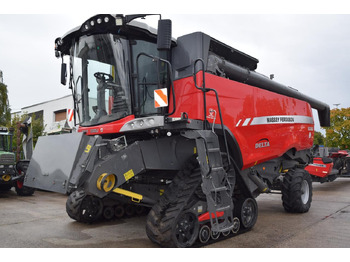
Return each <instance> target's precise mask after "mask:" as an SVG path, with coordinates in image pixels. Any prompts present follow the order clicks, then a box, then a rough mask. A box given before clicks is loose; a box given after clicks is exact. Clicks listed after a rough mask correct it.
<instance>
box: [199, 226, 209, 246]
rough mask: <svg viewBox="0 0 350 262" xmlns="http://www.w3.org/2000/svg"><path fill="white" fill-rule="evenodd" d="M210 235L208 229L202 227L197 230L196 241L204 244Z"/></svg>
mask: <svg viewBox="0 0 350 262" xmlns="http://www.w3.org/2000/svg"><path fill="white" fill-rule="evenodd" d="M210 235H211V230H210V228H209V227H208V226H207V225H204V226H202V227H201V228H200V229H199V234H198V239H199V241H200V242H201V243H202V244H205V243H207V242H208V241H209V239H210Z"/></svg>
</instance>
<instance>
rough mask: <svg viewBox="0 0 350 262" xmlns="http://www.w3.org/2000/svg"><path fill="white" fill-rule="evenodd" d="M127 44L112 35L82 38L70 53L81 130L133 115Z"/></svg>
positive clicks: (125, 41)
mask: <svg viewBox="0 0 350 262" xmlns="http://www.w3.org/2000/svg"><path fill="white" fill-rule="evenodd" d="M126 50H127V40H125V39H123V38H121V37H120V36H116V35H113V34H101V35H89V36H82V37H80V38H79V40H78V41H76V42H75V43H74V45H73V48H72V50H71V52H72V56H71V59H72V61H71V64H72V65H73V66H72V70H71V73H72V80H73V89H74V95H75V101H76V104H77V108H76V109H77V116H78V122H79V124H80V125H81V126H92V125H96V124H101V123H106V122H111V121H114V120H118V119H121V118H124V117H125V116H128V115H130V114H131V95H130V83H129V72H128V70H129V69H128V63H129V62H128V60H127V58H128V55H127V54H126V53H127V52H126Z"/></svg>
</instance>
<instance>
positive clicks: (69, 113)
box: [67, 109, 74, 122]
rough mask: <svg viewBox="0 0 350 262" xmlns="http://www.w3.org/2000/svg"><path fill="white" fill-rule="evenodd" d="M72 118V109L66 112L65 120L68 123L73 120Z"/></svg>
mask: <svg viewBox="0 0 350 262" xmlns="http://www.w3.org/2000/svg"><path fill="white" fill-rule="evenodd" d="M73 116H74V109H68V110H67V120H68V122H70V121H72V120H73Z"/></svg>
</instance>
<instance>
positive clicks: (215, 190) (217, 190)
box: [210, 186, 228, 192]
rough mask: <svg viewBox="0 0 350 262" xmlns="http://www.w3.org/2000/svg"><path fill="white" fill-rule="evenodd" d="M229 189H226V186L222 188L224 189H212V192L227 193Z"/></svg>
mask: <svg viewBox="0 0 350 262" xmlns="http://www.w3.org/2000/svg"><path fill="white" fill-rule="evenodd" d="M227 190H228V188H227V187H225V186H222V187H214V188H213V189H211V190H210V191H211V192H222V191H227Z"/></svg>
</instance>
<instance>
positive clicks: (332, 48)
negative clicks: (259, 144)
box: [0, 0, 350, 129]
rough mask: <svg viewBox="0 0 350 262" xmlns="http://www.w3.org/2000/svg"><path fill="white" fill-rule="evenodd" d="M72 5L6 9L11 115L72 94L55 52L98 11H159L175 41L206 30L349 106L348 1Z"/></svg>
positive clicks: (3, 26) (0, 59)
mask: <svg viewBox="0 0 350 262" xmlns="http://www.w3.org/2000/svg"><path fill="white" fill-rule="evenodd" d="M73 2H74V3H73ZM73 2H72V1H66V0H61V1H59V2H56V5H55V4H54V3H55V2H52V1H43V2H42V1H37V0H33V1H27V2H26V1H23V2H22V1H19V2H18V1H16V4H11V5H10V6H9V7H5V8H1V9H0V70H2V71H3V75H4V83H5V84H6V85H7V88H8V92H9V102H10V106H11V109H12V111H13V112H15V111H18V110H20V109H21V108H23V107H26V106H29V105H33V104H36V103H40V102H44V101H47V100H51V99H55V98H59V97H62V96H65V95H69V94H71V92H70V90H69V89H68V87H67V86H62V85H61V84H60V65H61V60H60V59H57V58H56V57H55V54H54V40H55V39H56V38H57V37H61V36H63V35H64V34H65V33H66V32H67V31H69V30H71V29H72V28H74V27H76V26H80V25H81V24H82V23H83V22H84V21H86V20H87V19H88V18H90V17H91V16H93V15H94V14H96V13H124V14H133V13H159V12H161V13H162V17H163V18H166V19H171V20H172V25H173V36H174V37H178V36H181V35H184V34H187V33H191V32H195V31H202V32H204V33H206V34H208V35H210V36H212V37H214V38H216V39H217V40H219V41H221V42H224V43H226V44H227V45H230V46H232V47H234V48H236V49H238V50H240V51H242V52H245V53H247V54H249V55H251V56H253V57H255V58H257V59H258V60H259V64H258V68H257V70H256V71H257V72H259V73H262V74H264V75H267V76H269V75H270V74H274V76H275V78H274V81H277V82H280V83H282V84H285V85H288V86H291V87H293V88H296V89H298V90H299V91H300V92H301V93H303V94H306V95H308V96H311V97H313V98H315V99H318V100H320V101H323V102H325V103H327V104H329V105H330V107H331V108H334V107H336V106H335V104H340V105H338V107H339V108H341V107H350V92H349V76H350V70H349V65H350V51H349V47H350V15H349V13H350V9H347V7H346V6H345V3H346V2H345V1H341V0H335V1H332V6H329V4H328V5H327V1H325V2H323V1H317V2H315V5H313V4H312V2H313V1H311V5H310V6H307V5H306V4H305V3H304V2H303V1H299V0H298V1H293V2H292V4H290V3H289V2H288V1H287V2H286V1H273V0H268V1H256V2H255V0H254V1H249V2H248V1H247V2H246V3H247V4H243V5H242V4H241V3H240V4H237V3H239V2H236V1H233V0H231V1H226V0H222V1H220V2H218V3H217V4H215V5H214V4H213V3H215V2H213V1H191V2H190V1H187V2H186V1H182V0H181V1H176V3H179V4H173V5H172V6H171V7H170V8H169V6H168V7H165V6H164V3H165V2H164V1H147V2H146V1H127V2H122V1H118V2H117V1H107V2H106V1H104V0H100V1H94V2H93V1H82V2H81V1H73ZM153 2H155V3H157V4H156V5H152V4H151V3H153ZM241 2H242V1H241ZM281 2H283V3H284V5H281ZM49 3H50V4H49ZM58 3H59V5H58ZM104 3H106V4H108V5H104ZM145 3H146V4H145ZM162 3H163V4H162ZM174 3H175V2H174ZM316 3H317V5H316ZM328 3H329V1H328ZM298 4H299V5H298ZM146 21H148V20H146ZM150 22H151V25H155V24H152V23H153V22H154V21H150ZM315 120H316V121H315V123H316V129H317V128H318V126H319V125H318V120H317V119H316V117H315Z"/></svg>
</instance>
